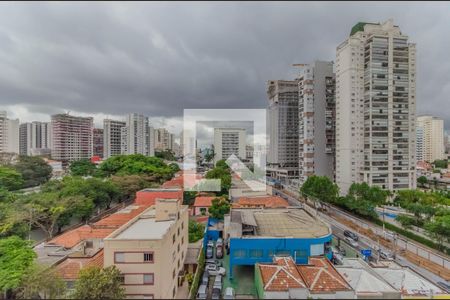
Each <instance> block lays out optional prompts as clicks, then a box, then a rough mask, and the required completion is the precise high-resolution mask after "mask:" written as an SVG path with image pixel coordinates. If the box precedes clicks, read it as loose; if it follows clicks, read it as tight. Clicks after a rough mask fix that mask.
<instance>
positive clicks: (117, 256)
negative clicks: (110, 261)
mask: <svg viewBox="0 0 450 300" xmlns="http://www.w3.org/2000/svg"><path fill="white" fill-rule="evenodd" d="M114 262H125V253H123V252H116V253H114Z"/></svg>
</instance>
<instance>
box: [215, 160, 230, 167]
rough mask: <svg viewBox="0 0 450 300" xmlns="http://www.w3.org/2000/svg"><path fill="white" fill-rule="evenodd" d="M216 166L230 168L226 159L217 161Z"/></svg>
mask: <svg viewBox="0 0 450 300" xmlns="http://www.w3.org/2000/svg"><path fill="white" fill-rule="evenodd" d="M216 168H222V169H230V167H229V166H228V164H227V162H226V160H225V159H221V160H218V161H217V162H216Z"/></svg>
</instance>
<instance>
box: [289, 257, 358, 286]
mask: <svg viewBox="0 0 450 300" xmlns="http://www.w3.org/2000/svg"><path fill="white" fill-rule="evenodd" d="M297 269H298V271H299V272H300V274H301V275H302V276H303V278H304V280H305V282H306V283H307V285H308V288H309V290H310V292H311V293H321V292H333V291H351V290H352V288H351V287H350V285H349V284H348V282H347V281H346V280H345V279H344V278H343V277H342V276H341V274H339V273H338V272H337V271H336V269H335V268H334V266H333V264H332V263H331V262H330V261H329V260H328V259H327V258H325V257H310V258H309V264H308V265H298V266H297Z"/></svg>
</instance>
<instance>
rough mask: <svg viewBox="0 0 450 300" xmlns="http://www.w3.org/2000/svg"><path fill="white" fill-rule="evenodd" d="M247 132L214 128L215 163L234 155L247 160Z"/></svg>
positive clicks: (239, 129) (237, 129) (238, 129)
mask: <svg viewBox="0 0 450 300" xmlns="http://www.w3.org/2000/svg"><path fill="white" fill-rule="evenodd" d="M245 145H246V131H245V129H243V128H214V152H215V156H214V163H216V162H217V161H219V160H221V159H228V158H229V157H230V156H231V155H232V154H234V155H236V156H237V157H239V158H240V159H246V152H245Z"/></svg>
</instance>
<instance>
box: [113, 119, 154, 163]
mask: <svg viewBox="0 0 450 300" xmlns="http://www.w3.org/2000/svg"><path fill="white" fill-rule="evenodd" d="M151 131H152V130H151V128H150V126H149V121H148V117H145V116H143V115H140V114H137V113H132V114H129V115H127V118H126V126H125V127H122V128H121V152H122V154H143V155H148V156H154V155H155V150H154V142H153V141H152V134H151Z"/></svg>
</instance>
